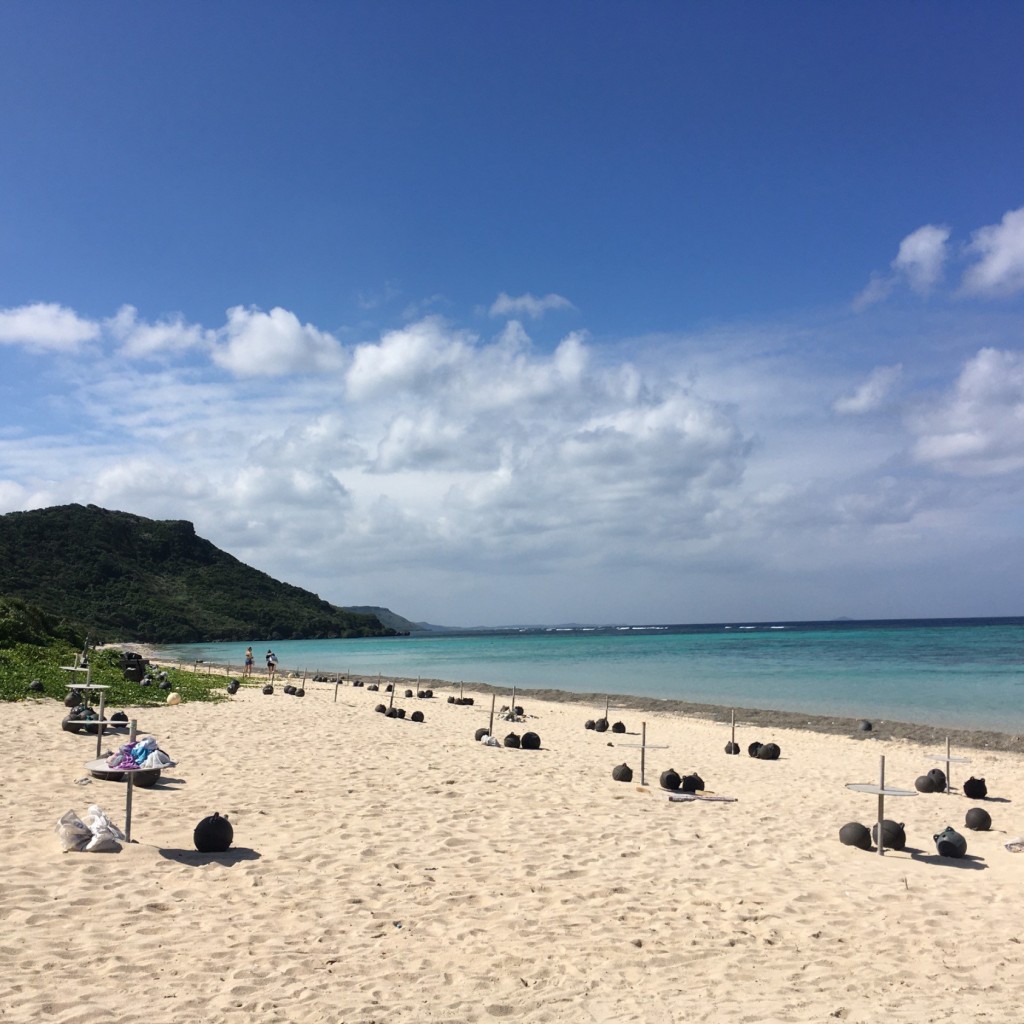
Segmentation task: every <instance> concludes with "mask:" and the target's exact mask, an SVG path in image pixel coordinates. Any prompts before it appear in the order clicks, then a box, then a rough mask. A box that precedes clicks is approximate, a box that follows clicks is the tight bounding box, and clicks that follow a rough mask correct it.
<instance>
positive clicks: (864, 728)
mask: <svg viewBox="0 0 1024 1024" xmlns="http://www.w3.org/2000/svg"><path fill="white" fill-rule="evenodd" d="M857 728H858V729H860V731H861V732H871V728H872V726H871V723H870V722H869V721H868V720H867V719H866V718H862V719H861V720H860V721H859V722H858V723H857Z"/></svg>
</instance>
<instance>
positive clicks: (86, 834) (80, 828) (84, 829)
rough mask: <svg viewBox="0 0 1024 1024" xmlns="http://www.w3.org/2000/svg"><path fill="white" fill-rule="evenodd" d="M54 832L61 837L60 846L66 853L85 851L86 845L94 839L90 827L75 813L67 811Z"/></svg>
mask: <svg viewBox="0 0 1024 1024" xmlns="http://www.w3.org/2000/svg"><path fill="white" fill-rule="evenodd" d="M54 831H55V832H56V833H57V835H58V836H60V845H61V847H62V848H63V850H64V852H65V853H67V852H68V850H84V849H85V846H86V843H88V842H89V840H90V839H92V832H91V831H90V830H89V826H88V825H86V823H85V822H84V821H82V819H81V818H80V817H79V816H78V815H77V814H76V813H75V812H74V811H65V812H64V814H62V815H61V816H60V820H59V821H58V822H57V825H56V827H55V828H54Z"/></svg>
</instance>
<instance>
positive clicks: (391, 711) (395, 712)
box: [384, 708, 398, 718]
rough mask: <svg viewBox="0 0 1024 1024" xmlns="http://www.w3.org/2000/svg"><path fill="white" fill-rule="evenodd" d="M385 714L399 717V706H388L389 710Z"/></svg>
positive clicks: (388, 716)
mask: <svg viewBox="0 0 1024 1024" xmlns="http://www.w3.org/2000/svg"><path fill="white" fill-rule="evenodd" d="M384 714H385V716H386V717H387V718H397V717H398V708H388V709H387V711H385V712H384Z"/></svg>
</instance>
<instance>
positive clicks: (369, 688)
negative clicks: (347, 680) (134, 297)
mask: <svg viewBox="0 0 1024 1024" xmlns="http://www.w3.org/2000/svg"><path fill="white" fill-rule="evenodd" d="M367 689H368V690H370V691H372V692H373V693H376V692H377V691H378V690H379V689H380V687H379V686H378V685H377V684H376V683H370V685H369V686H368V687H367Z"/></svg>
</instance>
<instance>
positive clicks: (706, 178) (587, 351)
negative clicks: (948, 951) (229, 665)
mask: <svg viewBox="0 0 1024 1024" xmlns="http://www.w3.org/2000/svg"><path fill="white" fill-rule="evenodd" d="M1022 30H1024V10H1022V9H1021V8H1020V7H1019V5H1015V4H1009V3H990V4H984V5H979V4H966V3H962V4H950V3H933V4H919V3H896V4H892V3H863V4H857V5H852V4H851V5H838V4H818V3H813V4H812V3H793V4H781V3H779V4H765V3H727V2H726V3H719V4H703V3H643V2H640V3H559V2H553V3H552V2H549V3H544V4H534V3H517V4H498V3H486V2H475V3H470V2H450V3H430V4H424V3H397V2H387V0H385V2H380V3H369V2H367V3H350V4H329V3H315V4H311V3H288V4H284V3H277V4H268V3H258V2H251V3H231V2H221V3H176V4H173V5H171V4H167V5H155V4H147V5H128V4H112V3H102V2H101V3H95V4H89V5H82V4H78V3H70V2H69V3H52V2H41V3H22V2H8V3H6V4H3V5H0V139H2V140H3V144H2V145H0V370H2V373H0V396H2V399H3V401H2V403H0V512H8V511H15V510H20V509H28V508H38V507H44V506H49V505H54V504H64V503H67V502H72V501H75V502H82V503H93V504H97V505H100V506H102V507H106V508H118V509H123V510H125V511H129V512H134V513H137V514H139V515H145V516H151V517H153V518H160V519H189V520H191V521H192V522H194V523H195V525H196V529H197V531H198V532H199V533H200V534H201V535H202V536H205V537H207V538H209V539H210V540H212V541H213V542H214V543H215V544H217V545H218V546H220V547H222V548H224V549H226V550H228V551H230V552H231V553H233V554H235V555H236V556H238V557H239V558H242V559H243V560H244V561H246V562H248V563H249V564H251V565H254V566H256V567H257V568H260V569H263V570H265V571H267V572H270V573H271V574H272V575H274V576H276V577H278V578H281V579H285V580H288V581H289V582H292V583H295V584H298V585H300V586H304V587H308V588H309V589H311V590H315V591H317V592H318V593H320V594H321V595H322V596H324V597H326V598H328V599H329V600H332V601H335V602H337V603H340V604H382V605H387V606H388V607H391V608H393V609H394V610H396V611H398V612H400V613H401V614H404V615H407V616H409V617H410V618H413V619H424V620H428V621H433V622H440V623H446V624H467V625H468V624H501V623H512V622H559V621H598V622H612V621H614V622H620V621H630V622H641V621H657V622H676V621H721V620H736V621H740V620H752V619H794V618H829V617H833V616H837V615H849V616H853V617H900V616H930V615H1000V614H1004V615H1013V614H1021V613H1022V610H1024V602H1022V600H1021V598H1022V587H1021V584H1020V582H1019V579H1018V576H1019V573H1018V572H1017V569H1018V567H1019V566H1020V565H1021V564H1022V561H1024V560H1022V558H1021V555H1022V542H1021V536H1022V529H1021V527H1022V522H1021V520H1022V512H1021V509H1022V507H1024V502H1022V500H1021V499H1022V490H1024V352H1022V344H1021V343H1022V332H1021V328H1022V324H1024V317H1022V313H1024V299H1022V296H1024V175H1022V170H1024V167H1022V164H1024V143H1022V135H1021V132H1020V129H1019V125H1018V124H1017V122H1018V121H1019V117H1017V115H1016V110H1017V108H1018V107H1019V105H1020V100H1021V96H1022V95H1024V89H1022V85H1024V81H1022V79H1024V74H1022V71H1021V62H1020V59H1019V40H1020V38H1021V37H1022Z"/></svg>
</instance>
